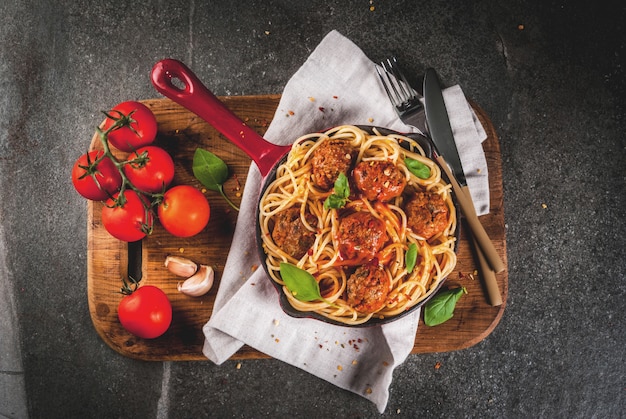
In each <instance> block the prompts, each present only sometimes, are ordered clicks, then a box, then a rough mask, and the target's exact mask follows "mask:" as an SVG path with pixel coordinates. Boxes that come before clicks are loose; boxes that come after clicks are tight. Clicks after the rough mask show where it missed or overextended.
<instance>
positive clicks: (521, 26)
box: [517, 23, 524, 31]
mask: <svg viewBox="0 0 626 419" xmlns="http://www.w3.org/2000/svg"><path fill="white" fill-rule="evenodd" d="M517 29H519V30H520V31H523V30H524V24H523V23H520V24H519V25H517Z"/></svg>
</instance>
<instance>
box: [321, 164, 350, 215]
mask: <svg viewBox="0 0 626 419" xmlns="http://www.w3.org/2000/svg"><path fill="white" fill-rule="evenodd" d="M349 196H350V183H349V182H348V177H347V176H346V175H345V174H343V173H339V176H337V180H335V185H334V192H333V194H332V195H329V196H328V198H326V200H325V201H324V208H326V209H330V208H334V209H339V208H343V207H344V206H345V205H346V202H347V201H348V197H349Z"/></svg>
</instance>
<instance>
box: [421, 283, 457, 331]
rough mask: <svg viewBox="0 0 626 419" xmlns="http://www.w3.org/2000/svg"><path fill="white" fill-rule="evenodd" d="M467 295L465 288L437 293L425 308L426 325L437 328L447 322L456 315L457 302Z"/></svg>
mask: <svg viewBox="0 0 626 419" xmlns="http://www.w3.org/2000/svg"><path fill="white" fill-rule="evenodd" d="M464 293H465V294H467V290H466V289H465V287H459V288H453V289H448V290H445V291H441V292H439V293H437V295H435V296H434V297H433V298H431V299H430V300H428V302H427V303H426V305H425V306H424V323H426V326H436V325H438V324H441V323H444V322H447V321H448V320H450V319H451V318H452V316H453V315H454V307H455V306H456V302H457V301H459V298H461V296H462V295H463V294H464Z"/></svg>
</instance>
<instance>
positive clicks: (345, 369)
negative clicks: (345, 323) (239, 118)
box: [203, 31, 488, 413]
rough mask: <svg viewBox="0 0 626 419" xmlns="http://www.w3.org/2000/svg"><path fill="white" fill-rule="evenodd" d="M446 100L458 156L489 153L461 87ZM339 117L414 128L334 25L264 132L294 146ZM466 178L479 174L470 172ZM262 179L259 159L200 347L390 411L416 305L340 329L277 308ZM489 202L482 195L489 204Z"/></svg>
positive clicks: (446, 94)
mask: <svg viewBox="0 0 626 419" xmlns="http://www.w3.org/2000/svg"><path fill="white" fill-rule="evenodd" d="M444 98H445V100H446V105H447V106H448V109H449V111H450V114H451V117H452V124H451V125H452V128H453V131H454V134H455V138H457V140H459V139H460V140H461V141H462V143H461V144H459V146H460V152H461V154H462V155H465V154H468V155H469V154H473V155H482V147H481V141H482V140H483V138H481V135H483V136H484V131H482V134H481V130H482V127H481V126H480V123H479V122H478V121H477V119H475V115H473V112H472V111H471V109H470V107H469V105H468V104H467V101H466V100H465V97H464V96H463V93H462V91H461V89H459V88H458V87H455V88H452V89H448V90H446V91H444ZM342 124H362V125H378V126H384V127H387V128H391V129H394V130H397V131H401V132H408V131H411V130H410V128H409V127H407V126H405V125H404V124H403V123H402V122H401V121H400V120H399V119H398V116H397V115H396V113H395V111H394V109H393V107H392V106H391V104H390V103H389V101H388V99H387V96H386V94H385V92H384V90H383V87H382V85H381V84H380V81H379V80H378V77H377V75H376V71H375V69H374V63H373V62H372V61H370V60H369V59H368V58H367V57H366V56H365V55H364V54H363V52H362V51H361V50H360V49H359V48H358V47H357V46H356V45H355V44H353V43H352V42H351V41H349V40H348V39H346V38H345V37H343V36H342V35H341V34H340V33H338V32H337V31H333V32H331V33H329V34H328V35H327V36H326V37H325V38H324V39H323V40H322V42H321V43H320V45H319V46H318V47H317V48H316V49H315V51H314V52H313V53H312V54H311V56H310V57H309V58H308V59H307V61H306V62H305V63H304V65H303V66H302V67H301V68H300V69H299V70H298V71H297V72H296V74H294V76H293V77H292V79H291V80H290V81H289V82H288V83H287V85H286V87H285V90H284V92H283V95H282V98H281V100H280V103H279V105H278V108H277V110H276V114H275V116H274V119H273V121H272V123H271V125H270V126H269V128H268V131H267V133H266V134H265V136H264V137H265V138H266V139H267V140H268V141H271V142H273V143H276V144H288V143H291V142H293V141H294V140H295V139H296V138H297V137H299V136H301V135H303V134H306V133H309V132H317V131H323V130H325V129H327V128H330V127H333V126H336V125H342ZM479 148H480V150H478V149H479ZM479 160H480V159H475V158H474V157H472V160H471V162H472V163H471V164H472V166H471V167H472V168H476V167H479V168H480V169H481V170H480V173H482V174H483V176H484V175H486V172H487V168H486V164H485V163H484V156H483V163H475V162H477V161H479ZM464 164H465V161H464ZM470 170H472V173H476V172H478V171H477V170H473V169H470ZM468 172H469V171H468ZM468 178H472V176H471V175H470V174H469V173H468ZM261 183H262V176H261V175H260V173H259V170H258V168H257V167H256V165H255V164H254V163H253V164H252V166H251V167H250V171H249V174H248V178H247V180H246V183H245V190H244V194H243V198H242V202H241V210H240V213H239V216H238V219H237V226H236V229H235V233H234V237H233V244H232V246H231V251H230V253H229V255H228V259H227V261H226V265H225V267H224V272H223V274H222V278H221V283H220V287H219V290H218V293H217V297H216V301H215V305H214V311H213V314H212V316H211V318H210V320H209V321H208V323H207V324H206V325H205V326H204V328H203V332H204V335H205V337H206V340H205V344H204V348H203V353H204V354H205V356H206V357H207V358H209V359H210V360H212V361H213V362H215V363H217V364H221V363H222V362H224V361H225V360H227V359H228V358H229V357H230V356H231V355H233V354H234V353H235V352H236V351H237V350H238V349H239V348H241V346H242V345H243V344H244V343H246V344H248V345H249V346H251V347H253V348H255V349H257V350H259V351H261V352H263V353H265V354H268V355H270V356H272V357H273V358H276V359H279V360H282V361H284V362H287V363H288V364H291V365H294V366H296V367H298V368H301V369H303V370H305V371H308V372H310V373H311V374H314V375H316V376H318V377H320V378H323V379H324V380H327V381H329V382H330V383H333V384H335V385H337V386H338V387H340V388H343V389H347V390H350V391H352V392H354V393H357V394H360V395H361V396H363V397H365V398H367V399H369V400H371V401H372V402H374V403H375V404H376V406H377V407H378V410H379V411H380V412H381V413H382V412H384V410H385V407H386V405H387V400H388V397H389V386H390V384H391V379H392V373H393V370H394V368H396V367H397V366H398V365H400V364H401V363H402V362H403V361H404V360H405V359H406V357H407V356H408V355H409V353H410V352H411V350H412V348H413V345H414V341H415V333H416V332H417V324H418V319H419V315H420V313H419V310H416V311H415V312H413V313H411V314H410V315H407V316H405V317H403V318H401V319H399V320H397V321H395V322H392V323H389V324H386V325H382V326H374V327H366V328H349V327H341V326H333V325H329V324H326V323H323V322H321V321H318V320H312V319H295V318H292V317H290V316H288V315H286V314H285V313H284V312H283V311H282V309H281V308H280V305H279V301H278V293H277V292H276V290H275V288H274V287H273V285H272V284H271V283H270V279H268V278H267V276H266V275H265V273H264V271H263V269H261V268H260V266H261V264H262V263H263V262H262V261H261V260H260V259H259V256H258V254H257V247H256V242H255V241H256V238H255V234H254V231H255V223H256V216H255V215H256V214H255V213H256V205H257V201H258V199H259V191H260V186H261ZM479 185H480V183H479ZM485 189H486V190H487V191H488V184H487V185H486V187H485V186H484V185H483V186H482V188H481V187H475V188H473V190H474V191H476V192H477V191H481V193H482V194H483V195H482V196H483V199H484V197H487V199H488V194H486V195H485V194H484V191H485ZM483 199H480V200H479V199H477V200H476V202H477V203H480V205H484V203H483ZM487 207H488V206H487ZM483 212H484V211H483ZM257 267H259V268H258V269H256V268H257Z"/></svg>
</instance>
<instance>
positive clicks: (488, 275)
mask: <svg viewBox="0 0 626 419" xmlns="http://www.w3.org/2000/svg"><path fill="white" fill-rule="evenodd" d="M461 190H462V191H463V192H464V193H465V195H466V196H468V197H469V198H470V200H471V199H472V197H471V195H470V194H469V188H468V187H467V186H462V187H461ZM472 208H474V207H473V205H472ZM471 236H472V244H473V245H474V250H475V251H476V258H477V259H478V266H479V268H480V276H481V277H482V279H483V283H484V284H485V290H486V291H487V299H488V300H489V303H490V304H491V305H492V306H494V307H496V306H501V305H502V295H501V294H500V288H499V287H498V281H497V280H496V273H495V272H494V271H493V269H491V266H489V262H487V259H486V258H485V254H484V253H483V250H482V249H481V248H480V246H479V244H478V241H476V237H474V235H473V234H472V235H471Z"/></svg>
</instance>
